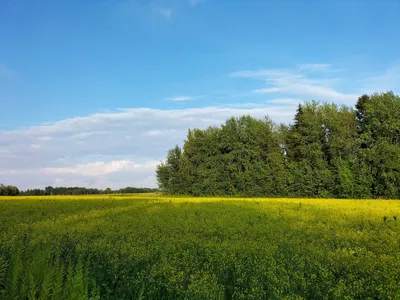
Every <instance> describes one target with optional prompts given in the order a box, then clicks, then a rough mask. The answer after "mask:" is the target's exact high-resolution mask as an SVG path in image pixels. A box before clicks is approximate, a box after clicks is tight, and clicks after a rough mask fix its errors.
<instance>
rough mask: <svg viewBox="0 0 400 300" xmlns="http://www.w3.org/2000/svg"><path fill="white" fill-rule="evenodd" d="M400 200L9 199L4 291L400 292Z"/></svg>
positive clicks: (9, 294) (178, 294) (114, 295)
mask: <svg viewBox="0 0 400 300" xmlns="http://www.w3.org/2000/svg"><path fill="white" fill-rule="evenodd" d="M399 218H400V201H393V200H392V201H389V200H323V199H318V200H317V199H284V198H276V199H261V198H251V199H250V198H248V199H246V198H185V197H166V196H159V195H156V194H152V195H103V196H101V195H96V196H41V197H8V198H7V197H1V198H0V299H400V284H399V282H400V225H399Z"/></svg>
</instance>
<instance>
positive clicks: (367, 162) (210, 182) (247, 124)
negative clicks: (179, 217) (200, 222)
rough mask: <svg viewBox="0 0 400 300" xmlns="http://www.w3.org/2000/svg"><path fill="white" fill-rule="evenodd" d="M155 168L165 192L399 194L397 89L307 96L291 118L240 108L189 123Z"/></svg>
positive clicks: (310, 194) (393, 195)
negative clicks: (202, 123) (343, 100)
mask: <svg viewBox="0 0 400 300" xmlns="http://www.w3.org/2000/svg"><path fill="white" fill-rule="evenodd" d="M156 174H157V181H158V184H159V187H160V189H161V190H162V191H165V192H167V193H170V194H187V195H195V196H205V195H207V196H209V195H210V196H211V195H228V196H271V197H336V198H400V97H399V96H398V95H395V94H394V93H393V92H386V93H379V94H378V93H374V94H371V95H362V96H361V97H360V98H359V99H358V101H357V103H356V105H355V107H354V108H352V107H348V106H338V105H336V104H333V103H326V102H324V103H320V102H315V101H310V102H305V103H304V104H299V106H298V108H297V111H296V114H295V117H294V121H293V123H292V124H290V125H286V124H275V123H273V122H272V121H271V119H269V118H268V117H265V118H264V119H261V120H260V119H255V118H252V117H250V116H242V117H240V118H235V117H232V118H230V119H228V120H226V122H225V123H224V124H222V125H221V126H220V127H216V126H210V127H208V128H206V129H204V130H200V129H189V131H188V134H187V137H186V140H185V141H184V143H183V147H179V146H176V147H174V148H172V149H170V150H169V151H168V154H167V158H166V160H165V162H162V163H161V164H160V165H158V167H157V170H156Z"/></svg>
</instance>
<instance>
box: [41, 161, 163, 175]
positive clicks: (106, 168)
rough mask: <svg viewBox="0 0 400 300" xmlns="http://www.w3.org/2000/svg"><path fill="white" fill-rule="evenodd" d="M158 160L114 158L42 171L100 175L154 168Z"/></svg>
mask: <svg viewBox="0 0 400 300" xmlns="http://www.w3.org/2000/svg"><path fill="white" fill-rule="evenodd" d="M157 164H158V161H151V162H147V163H144V164H137V163H135V162H133V161H131V160H114V161H111V162H108V163H107V162H103V161H97V162H92V163H86V164H78V165H74V166H70V167H59V168H56V167H54V168H45V169H43V171H44V172H45V173H50V174H78V175H87V176H101V175H106V174H108V173H115V172H121V171H135V170H138V171H141V170H143V169H150V170H151V171H153V170H154V168H155V167H156V165H157Z"/></svg>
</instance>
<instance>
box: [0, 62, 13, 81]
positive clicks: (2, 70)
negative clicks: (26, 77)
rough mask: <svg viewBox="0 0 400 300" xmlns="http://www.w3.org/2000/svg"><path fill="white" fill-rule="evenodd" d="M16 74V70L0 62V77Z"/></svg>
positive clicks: (11, 76) (9, 77)
mask: <svg viewBox="0 0 400 300" xmlns="http://www.w3.org/2000/svg"><path fill="white" fill-rule="evenodd" d="M16 75H17V72H15V71H14V70H12V69H10V68H9V67H7V66H6V65H5V64H2V63H0V78H6V79H12V78H14V77H15V76H16Z"/></svg>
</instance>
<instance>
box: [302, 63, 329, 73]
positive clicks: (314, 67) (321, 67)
mask: <svg viewBox="0 0 400 300" xmlns="http://www.w3.org/2000/svg"><path fill="white" fill-rule="evenodd" d="M298 69H299V71H310V72H328V71H332V69H331V65H330V64H301V65H298Z"/></svg>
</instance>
